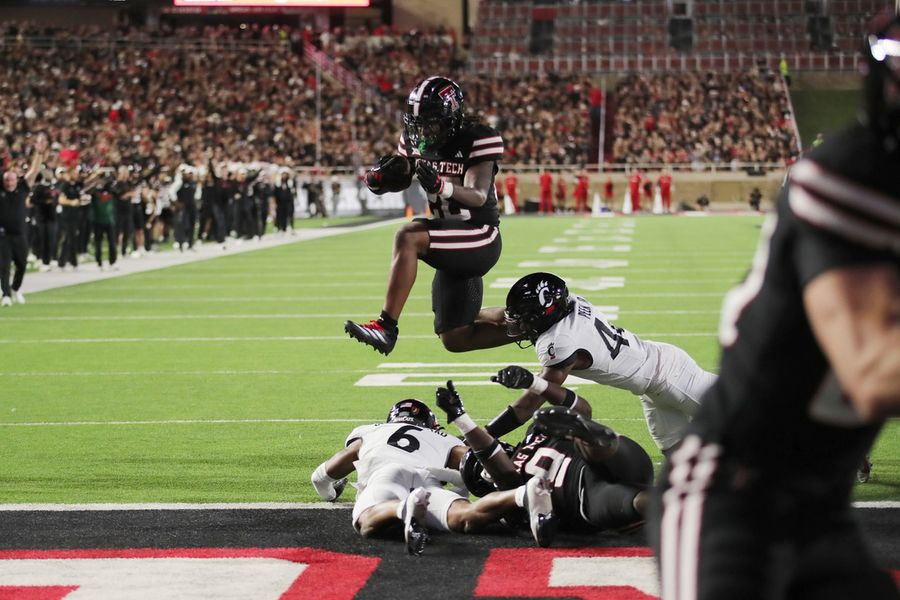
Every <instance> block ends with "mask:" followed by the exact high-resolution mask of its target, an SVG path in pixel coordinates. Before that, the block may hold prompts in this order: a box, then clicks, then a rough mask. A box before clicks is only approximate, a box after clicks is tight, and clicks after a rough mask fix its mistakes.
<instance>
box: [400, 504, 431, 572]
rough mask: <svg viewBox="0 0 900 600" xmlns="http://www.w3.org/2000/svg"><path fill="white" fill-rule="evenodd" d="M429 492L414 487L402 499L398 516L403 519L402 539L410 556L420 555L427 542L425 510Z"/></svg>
mask: <svg viewBox="0 0 900 600" xmlns="http://www.w3.org/2000/svg"><path fill="white" fill-rule="evenodd" d="M430 496H431V492H429V491H428V490H426V489H425V488H423V487H419V488H416V489H414V490H413V491H411V492H410V493H409V496H407V497H406V500H404V501H403V509H402V512H401V515H400V518H401V519H402V520H403V539H404V540H405V541H406V552H407V554H409V555H411V556H420V555H421V554H422V552H423V551H424V550H425V544H427V543H428V530H427V529H426V528H425V511H426V510H427V509H428V499H429V497H430Z"/></svg>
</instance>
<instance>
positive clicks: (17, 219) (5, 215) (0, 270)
mask: <svg viewBox="0 0 900 600" xmlns="http://www.w3.org/2000/svg"><path fill="white" fill-rule="evenodd" d="M46 152H47V139H46V138H45V137H43V136H40V137H38V138H37V141H36V142H35V144H34V150H33V153H32V156H31V166H29V167H28V172H27V173H25V177H24V179H22V178H20V177H19V173H18V172H17V171H16V169H15V168H13V167H11V168H10V169H8V170H7V171H5V172H4V173H3V189H2V190H0V288H2V291H3V298H2V300H0V306H11V305H12V303H13V298H15V300H16V302H18V303H19V304H25V296H24V295H23V294H22V291H21V287H22V280H23V279H24V278H25V267H26V266H27V264H28V244H27V242H26V241H25V204H26V202H27V201H28V193H29V192H30V191H31V186H33V185H34V180H35V179H36V178H37V175H38V172H40V170H41V165H42V164H43V162H44V158H45V154H46ZM10 263H15V265H16V273H15V276H14V277H13V282H12V287H10V285H9V272H10Z"/></svg>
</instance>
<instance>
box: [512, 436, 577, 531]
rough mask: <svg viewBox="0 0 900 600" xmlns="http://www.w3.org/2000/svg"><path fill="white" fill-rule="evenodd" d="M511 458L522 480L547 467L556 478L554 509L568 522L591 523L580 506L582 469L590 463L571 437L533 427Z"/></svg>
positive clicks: (552, 476)
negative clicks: (567, 437) (542, 431)
mask: <svg viewBox="0 0 900 600" xmlns="http://www.w3.org/2000/svg"><path fill="white" fill-rule="evenodd" d="M511 458H512V461H513V464H514V465H515V467H516V470H517V471H518V472H519V474H520V475H521V476H522V481H528V480H529V479H531V478H532V477H533V476H534V475H536V474H538V473H542V472H545V471H546V473H547V476H548V477H549V478H550V480H551V481H553V494H552V496H551V497H552V500H553V510H554V512H555V513H556V514H558V515H559V517H560V519H561V520H562V523H563V524H564V525H567V526H573V525H577V526H580V527H587V526H588V524H587V522H586V521H585V520H584V518H583V517H582V516H581V510H580V509H581V477H582V473H581V472H582V470H583V469H585V468H586V467H587V464H586V463H585V462H584V460H583V459H582V458H581V457H580V456H579V455H578V452H577V451H576V450H575V445H574V444H573V443H572V441H571V440H566V439H560V438H553V437H548V436H546V435H544V434H542V433H534V432H533V431H532V430H531V429H530V428H529V430H528V433H527V434H526V436H525V439H524V440H522V442H521V443H520V444H519V445H518V446H516V448H515V451H514V452H513V455H512V457H511Z"/></svg>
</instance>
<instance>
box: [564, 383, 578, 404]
mask: <svg viewBox="0 0 900 600" xmlns="http://www.w3.org/2000/svg"><path fill="white" fill-rule="evenodd" d="M576 402H578V394H576V393H575V392H573V391H572V390H570V389H569V388H566V399H565V400H563V404H562V405H563V406H565V407H566V408H575V403H576Z"/></svg>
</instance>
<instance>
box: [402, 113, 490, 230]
mask: <svg viewBox="0 0 900 600" xmlns="http://www.w3.org/2000/svg"><path fill="white" fill-rule="evenodd" d="M397 152H398V153H399V154H401V155H402V156H406V157H410V158H418V159H419V160H425V159H423V158H420V157H421V154H420V152H419V149H418V148H415V147H414V146H413V145H412V144H411V143H410V141H409V137H408V136H407V135H406V132H405V131H404V132H403V133H401V134H400V143H399V145H398V146H397ZM502 157H503V138H502V137H501V136H500V134H499V133H497V130H496V129H493V128H491V127H488V126H487V125H484V124H481V123H474V124H468V125H463V127H462V128H461V129H460V131H459V133H457V134H456V135H455V136H454V137H453V139H451V140H450V141H449V142H448V143H447V145H446V146H444V148H442V149H441V157H440V159H439V160H430V159H429V160H430V162H431V163H432V164H433V165H434V166H435V168H436V169H437V171H438V173H440V175H441V177H443V178H445V179H447V180H448V181H449V182H450V183H452V184H453V185H462V183H463V181H464V180H465V176H466V172H467V171H468V170H469V169H471V168H472V167H473V166H475V165H477V164H479V163H483V162H487V161H493V162H494V176H496V175H497V172H498V171H499V168H498V167H497V163H498V162H499V161H500V159H501V158H502ZM428 203H429V204H430V206H431V214H433V215H434V217H435V218H438V219H455V220H461V221H466V222H468V223H471V224H473V225H493V226H495V227H496V226H497V225H499V224H500V213H499V211H498V210H497V191H496V186H495V185H494V178H493V177H491V185H490V187H489V188H488V198H487V201H486V202H485V203H484V205H482V206H479V207H477V208H476V207H471V206H466V205H464V204H460V203H459V202H456V201H455V200H453V199H449V200H445V199H441V198H438V197H437V196H434V195H432V194H429V195H428Z"/></svg>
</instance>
